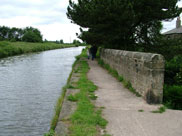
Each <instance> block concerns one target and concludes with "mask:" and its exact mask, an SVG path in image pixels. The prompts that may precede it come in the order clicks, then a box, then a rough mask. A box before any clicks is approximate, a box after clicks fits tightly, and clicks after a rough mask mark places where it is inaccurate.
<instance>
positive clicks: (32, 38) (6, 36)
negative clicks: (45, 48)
mask: <svg viewBox="0 0 182 136" xmlns="http://www.w3.org/2000/svg"><path fill="white" fill-rule="evenodd" d="M2 40H10V41H25V42H42V35H41V32H40V31H39V30H38V29H37V28H33V27H26V28H24V29H21V28H16V27H13V28H9V27H6V26H0V41H2Z"/></svg>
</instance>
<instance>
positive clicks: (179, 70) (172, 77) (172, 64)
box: [164, 55, 182, 85]
mask: <svg viewBox="0 0 182 136" xmlns="http://www.w3.org/2000/svg"><path fill="white" fill-rule="evenodd" d="M164 80H165V84H168V85H182V55H179V56H175V57H174V58H173V59H171V60H170V61H168V62H166V66H165V79H164Z"/></svg>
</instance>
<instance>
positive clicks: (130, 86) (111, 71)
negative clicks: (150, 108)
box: [98, 59, 141, 97]
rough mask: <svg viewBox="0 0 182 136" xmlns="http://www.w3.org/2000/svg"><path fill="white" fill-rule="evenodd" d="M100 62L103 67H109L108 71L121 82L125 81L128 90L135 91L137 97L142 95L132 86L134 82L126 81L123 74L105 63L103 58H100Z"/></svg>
mask: <svg viewBox="0 0 182 136" xmlns="http://www.w3.org/2000/svg"><path fill="white" fill-rule="evenodd" d="M98 64H99V65H100V66H102V67H103V68H105V69H107V70H108V72H109V73H110V74H111V75H112V76H114V77H115V78H117V79H118V80H119V81H120V82H122V83H123V85H124V87H126V88H127V89H128V90H130V91H131V92H132V93H134V94H135V95H136V96H137V97H141V95H140V94H139V93H138V92H136V90H135V89H134V88H133V87H132V84H131V83H130V82H129V81H126V80H125V79H124V78H123V76H121V75H119V74H118V72H117V71H116V70H114V69H112V68H111V67H110V66H109V65H108V64H105V63H104V61H103V60H101V59H98Z"/></svg>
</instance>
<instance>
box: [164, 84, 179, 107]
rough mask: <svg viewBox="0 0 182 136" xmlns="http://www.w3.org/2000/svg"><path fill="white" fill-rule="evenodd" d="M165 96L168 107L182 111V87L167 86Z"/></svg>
mask: <svg viewBox="0 0 182 136" xmlns="http://www.w3.org/2000/svg"><path fill="white" fill-rule="evenodd" d="M163 95H164V100H163V101H164V104H165V105H166V107H168V108H171V109H179V110H182V85H178V86H177V85H172V86H169V85H165V86H164V94H163Z"/></svg>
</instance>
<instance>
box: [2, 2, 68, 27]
mask: <svg viewBox="0 0 182 136" xmlns="http://www.w3.org/2000/svg"><path fill="white" fill-rule="evenodd" d="M67 6H68V5H67V3H65V0H42V1H41V2H38V1H37V2H35V0H34V1H31V0H27V1H26V0H1V1H0V13H1V14H0V18H1V19H2V18H4V19H6V18H7V19H8V18H12V17H15V16H32V17H37V18H39V19H40V21H39V22H33V24H51V23H56V22H59V23H64V22H68V21H67V17H66V8H67Z"/></svg>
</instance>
